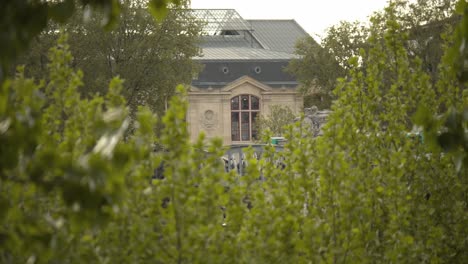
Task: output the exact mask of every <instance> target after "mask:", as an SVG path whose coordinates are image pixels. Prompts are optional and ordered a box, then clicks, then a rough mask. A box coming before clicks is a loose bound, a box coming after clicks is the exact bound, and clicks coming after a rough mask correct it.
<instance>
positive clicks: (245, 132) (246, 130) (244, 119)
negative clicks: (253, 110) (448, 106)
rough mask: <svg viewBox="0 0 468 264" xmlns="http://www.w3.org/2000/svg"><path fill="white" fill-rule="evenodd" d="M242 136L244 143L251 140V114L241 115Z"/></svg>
mask: <svg viewBox="0 0 468 264" xmlns="http://www.w3.org/2000/svg"><path fill="white" fill-rule="evenodd" d="M241 135H242V141H248V140H250V113H248V112H244V113H241Z"/></svg>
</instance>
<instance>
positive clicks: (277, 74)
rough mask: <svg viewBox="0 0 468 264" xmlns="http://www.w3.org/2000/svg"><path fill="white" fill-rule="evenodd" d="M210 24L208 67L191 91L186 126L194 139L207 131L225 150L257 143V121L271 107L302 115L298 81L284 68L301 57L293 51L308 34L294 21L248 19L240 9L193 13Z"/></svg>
mask: <svg viewBox="0 0 468 264" xmlns="http://www.w3.org/2000/svg"><path fill="white" fill-rule="evenodd" d="M192 12H193V14H194V15H195V16H196V17H197V18H198V19H202V20H203V21H205V24H204V30H203V31H204V32H203V37H202V39H201V44H200V45H201V55H200V56H199V57H196V58H194V59H195V60H196V61H198V62H200V63H201V64H202V65H203V70H202V71H201V73H200V74H199V75H198V76H197V77H195V78H194V79H193V80H192V83H191V87H190V89H189V92H188V100H189V110H188V114H187V121H188V123H189V129H190V135H191V138H192V139H193V140H194V139H196V138H197V137H198V135H199V134H200V133H201V132H202V131H204V133H205V134H206V136H207V138H212V137H220V138H222V139H223V142H224V145H234V144H250V143H253V142H255V141H256V139H257V135H258V131H257V130H256V126H255V122H256V119H257V118H258V117H259V116H260V115H268V114H269V110H270V109H269V107H270V106H271V105H283V106H288V107H289V108H291V109H292V110H293V111H294V112H296V113H299V112H300V111H301V110H302V108H303V99H302V96H301V95H300V94H299V93H298V92H297V89H296V88H297V86H298V82H297V81H296V79H295V78H294V77H293V76H291V75H289V74H287V73H286V72H285V71H284V68H285V67H286V66H287V65H288V63H289V61H290V60H291V59H293V58H295V57H296V55H294V46H295V43H296V41H297V40H298V39H300V38H304V37H306V36H308V34H307V33H306V32H305V31H304V30H303V29H302V28H301V27H300V26H299V25H298V24H297V23H296V21H294V20H245V19H243V18H242V17H241V16H240V15H239V14H238V13H237V12H236V11H235V10H232V9H229V10H219V9H216V10H206V9H204V10H193V11H192Z"/></svg>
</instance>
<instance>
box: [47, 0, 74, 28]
mask: <svg viewBox="0 0 468 264" xmlns="http://www.w3.org/2000/svg"><path fill="white" fill-rule="evenodd" d="M74 11H75V3H74V1H73V0H65V1H63V2H59V3H51V5H50V6H49V17H50V18H52V19H53V20H55V21H56V22H59V23H65V22H66V21H67V19H68V18H70V17H71V16H72V14H73V12H74Z"/></svg>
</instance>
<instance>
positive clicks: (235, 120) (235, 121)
mask: <svg viewBox="0 0 468 264" xmlns="http://www.w3.org/2000/svg"><path fill="white" fill-rule="evenodd" d="M239 132H240V131H239V113H238V112H232V113H231V140H232V141H240V133H239Z"/></svg>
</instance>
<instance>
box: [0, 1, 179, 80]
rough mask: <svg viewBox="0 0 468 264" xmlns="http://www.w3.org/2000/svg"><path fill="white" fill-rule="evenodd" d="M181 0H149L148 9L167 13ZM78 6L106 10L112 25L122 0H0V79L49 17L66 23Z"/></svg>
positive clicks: (107, 22)
mask: <svg viewBox="0 0 468 264" xmlns="http://www.w3.org/2000/svg"><path fill="white" fill-rule="evenodd" d="M180 2H181V1H180V0H150V1H149V2H148V3H149V5H148V6H149V9H150V10H151V12H152V14H153V15H154V16H155V17H157V18H162V17H164V15H165V14H166V13H167V10H168V6H171V5H172V4H174V5H176V6H177V5H179V4H180ZM77 7H82V8H85V9H89V8H90V7H93V8H95V9H100V10H103V12H104V13H105V17H104V19H103V20H102V24H103V25H104V27H105V28H108V29H109V28H111V27H112V26H113V25H114V24H115V23H116V21H117V17H118V15H119V11H120V1H117V0H79V1H75V0H56V1H40V0H33V1H29V0H4V1H2V2H1V3H0V17H1V20H0V32H1V35H0V42H1V43H2V49H1V50H0V82H2V81H3V79H4V75H5V74H6V72H7V69H8V68H9V65H10V64H11V63H12V62H14V60H15V59H16V58H17V57H18V55H20V54H21V53H22V52H24V51H25V50H26V49H27V47H28V46H29V43H30V42H31V41H32V40H33V39H34V38H35V37H37V36H38V35H39V34H40V33H41V32H42V31H43V30H45V29H46V28H47V25H48V23H49V22H50V21H55V22H58V23H66V22H67V21H68V19H70V17H71V16H72V15H73V13H74V12H75V11H76V8H77Z"/></svg>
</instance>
